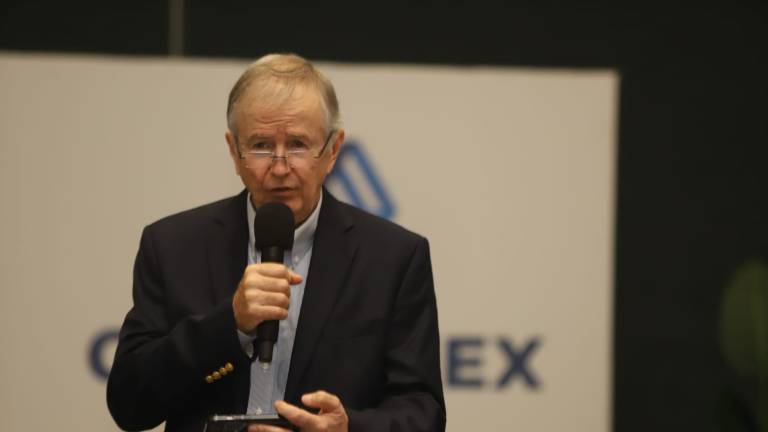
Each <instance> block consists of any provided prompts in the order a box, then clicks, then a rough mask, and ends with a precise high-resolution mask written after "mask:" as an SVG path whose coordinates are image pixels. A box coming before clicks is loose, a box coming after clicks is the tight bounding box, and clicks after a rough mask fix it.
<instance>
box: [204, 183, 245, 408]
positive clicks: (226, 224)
mask: <svg viewBox="0 0 768 432" xmlns="http://www.w3.org/2000/svg"><path fill="white" fill-rule="evenodd" d="M247 197H248V192H247V190H244V191H243V192H241V193H240V194H239V195H237V196H235V197H232V198H231V199H229V200H228V201H225V202H224V203H223V206H222V207H221V209H220V211H219V212H218V214H216V215H214V223H215V225H216V226H215V227H214V229H213V230H212V231H211V235H210V237H209V239H208V248H207V253H208V265H209V269H210V273H209V274H210V277H211V288H212V290H211V296H212V301H213V305H218V304H220V303H221V302H223V301H231V299H232V295H233V294H234V293H235V291H236V290H237V285H238V284H239V283H240V278H241V277H242V276H243V271H244V270H245V267H246V265H247V264H248V250H247V248H248V221H247V216H246V210H245V200H246V199H247ZM233 331H234V330H233ZM248 376H249V377H250V374H249V375H248ZM232 385H233V386H234V391H233V392H232V393H230V395H229V396H230V400H229V401H228V402H225V403H224V405H225V406H226V405H229V406H230V407H231V408H230V409H231V411H232V412H245V411H246V409H247V407H248V392H249V389H250V380H249V379H245V380H238V381H237V382H235V383H233V384H232Z"/></svg>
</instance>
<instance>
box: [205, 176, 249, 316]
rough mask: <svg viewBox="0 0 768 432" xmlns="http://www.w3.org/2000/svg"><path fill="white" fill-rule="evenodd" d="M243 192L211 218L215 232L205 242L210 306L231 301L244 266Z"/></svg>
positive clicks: (246, 234) (244, 227)
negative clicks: (227, 299)
mask: <svg viewBox="0 0 768 432" xmlns="http://www.w3.org/2000/svg"><path fill="white" fill-rule="evenodd" d="M247 196H248V192H247V191H245V190H244V191H243V192H241V193H240V194H238V195H237V196H235V197H232V198H231V199H230V200H228V201H226V202H225V203H224V205H223V207H222V209H221V211H220V212H219V213H218V214H217V215H215V216H214V220H215V222H216V225H217V227H216V228H217V229H214V230H213V232H212V235H211V237H210V238H209V243H208V244H209V247H208V263H209V265H210V270H211V283H212V286H213V296H214V297H213V300H214V304H219V303H220V302H221V301H222V300H224V299H225V298H227V297H231V296H232V294H234V292H235V290H236V289H237V284H238V283H239V282H240V278H241V277H242V276H243V270H245V266H246V265H247V264H248V251H247V247H248V221H247V220H246V219H247V217H246V212H245V200H246V198H247Z"/></svg>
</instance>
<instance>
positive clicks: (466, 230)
mask: <svg viewBox="0 0 768 432" xmlns="http://www.w3.org/2000/svg"><path fill="white" fill-rule="evenodd" d="M244 66H245V64H244V63H239V62H221V61H193V60H183V61H178V60H177V61H173V60H165V59H162V60H160V59H144V58H101V57H91V58H89V57H63V56H22V55H17V54H10V53H6V54H0V239H2V241H1V242H0V288H1V289H2V298H1V300H2V301H0V320H1V321H0V346H2V347H3V348H2V351H1V352H2V354H1V355H2V357H1V358H0V360H1V361H2V363H0V382H1V383H2V385H0V407H2V408H1V409H2V413H3V415H2V416H0V430H22V429H23V428H25V429H29V430H47V429H48V428H51V427H55V428H56V429H57V430H82V431H106V430H117V428H116V427H115V426H114V425H113V423H112V421H111V419H110V417H109V413H108V412H107V409H106V403H105V382H104V380H103V379H102V378H101V377H99V376H98V375H97V374H96V373H95V372H94V370H93V368H92V365H91V358H90V351H91V349H92V346H93V343H94V340H95V338H96V337H97V336H98V335H100V334H102V333H103V332H109V331H111V330H114V329H116V328H117V327H118V326H119V324H120V323H121V321H122V318H123V316H124V314H125V313H126V312H127V310H128V308H129V307H130V301H131V300H130V286H131V269H132V265H133V258H134V256H135V253H136V249H137V246H138V239H139V235H140V232H141V228H142V227H143V226H144V225H146V224H147V223H150V222H152V221H154V220H156V219H158V218H160V217H162V216H165V215H168V214H170V213H174V212H177V211H180V210H183V209H186V208H189V207H192V206H196V205H199V204H202V203H205V202H208V201H212V200H215V199H218V198H221V197H224V196H229V195H233V194H235V193H237V192H238V191H239V190H240V189H241V184H240V183H239V179H238V178H237V177H236V176H235V175H234V170H233V169H232V167H231V162H230V161H229V159H228V155H227V150H226V144H225V141H224V130H225V126H226V123H225V115H224V112H225V106H226V96H227V93H228V91H229V88H230V86H231V85H232V83H233V82H234V81H235V79H236V78H237V76H238V75H239V73H240V72H241V71H242V69H243V67H244ZM320 66H321V69H322V70H324V71H325V72H326V73H327V74H328V76H329V77H330V78H331V79H332V81H334V83H335V85H336V89H337V92H338V94H339V99H340V102H341V108H342V114H343V117H344V120H345V125H346V129H347V133H348V137H349V138H350V139H351V140H352V141H354V142H355V143H356V146H357V147H356V148H357V149H358V150H359V152H358V153H355V156H357V157H348V158H346V159H344V160H343V161H342V163H341V164H340V167H341V169H342V170H343V172H344V173H346V174H347V175H348V176H349V177H350V178H351V179H352V183H353V185H354V188H355V190H357V191H359V192H360V193H361V194H362V196H363V198H364V203H365V204H366V205H368V206H369V208H370V209H372V210H374V211H377V210H381V209H382V205H381V199H380V197H377V196H376V194H375V193H372V192H371V191H372V190H374V189H373V188H372V187H371V185H372V184H380V185H381V186H382V191H383V192H384V194H385V196H386V197H387V198H388V201H389V202H391V203H392V205H393V207H392V209H393V212H392V213H391V216H392V217H393V219H394V220H396V221H397V222H398V223H401V224H402V225H404V226H406V227H408V228H409V229H412V230H414V231H417V232H419V233H421V234H423V235H425V236H427V237H428V238H429V239H430V243H431V246H432V259H433V266H434V274H435V283H436V290H437V296H438V305H439V313H440V330H441V338H442V339H443V342H444V343H443V347H442V357H443V375H444V385H445V386H446V387H445V390H446V398H447V404H448V425H449V426H448V429H449V430H451V431H464V430H478V429H483V428H485V429H486V430H513V428H514V429H515V430H525V431H532V432H535V431H555V430H566V429H567V430H571V431H585V432H600V431H608V430H609V425H610V400H611V382H610V377H611V374H612V372H611V337H612V336H611V328H612V322H611V315H612V302H613V300H612V291H613V289H612V269H613V262H612V260H613V257H612V250H613V224H614V215H613V213H614V193H615V192H614V188H615V170H616V167H615V164H616V162H615V153H616V151H615V147H616V145H615V134H616V121H617V101H618V77H617V75H616V74H615V73H614V72H611V71H605V70H594V71H570V70H551V69H521V68H480V67H478V68H468V67H467V68H456V67H413V66H408V67H406V66H396V65H375V66H373V65H368V66H361V65H348V64H321V65H320ZM350 148H352V147H350ZM361 160H362V164H361ZM365 163H368V164H370V167H371V168H372V174H367V175H366V172H368V171H366V170H365V169H361V167H363V168H364V166H363V165H365ZM329 186H330V187H331V188H332V189H333V190H334V191H336V192H338V193H339V195H342V196H346V197H347V198H348V199H350V197H349V194H348V192H349V191H348V190H347V189H344V187H343V183H342V182H340V181H338V178H335V179H334V180H332V181H331V182H330V183H329ZM505 347H507V350H505V349H504V348H505ZM510 347H511V348H512V351H514V352H515V354H516V355H517V363H514V362H510V359H512V358H513V357H514V356H511V355H510V350H509V348H510ZM526 347H528V348H529V350H528V352H527V353H525V354H521V353H522V352H523V351H525V348H526ZM113 352H114V344H112V343H107V344H105V345H104V346H103V349H102V350H100V351H99V352H98V353H97V356H96V359H97V361H98V362H101V363H105V366H106V367H108V366H109V362H111V356H112V354H113ZM510 371H512V374H511V375H510V376H511V378H510V379H508V380H506V381H503V382H502V383H501V385H499V382H500V379H501V378H502V377H503V376H504V375H508V374H507V372H510ZM526 378H530V379H531V380H532V381H527V380H526ZM43 414H44V415H43ZM54 419H55V420H54ZM22 425H23V426H22Z"/></svg>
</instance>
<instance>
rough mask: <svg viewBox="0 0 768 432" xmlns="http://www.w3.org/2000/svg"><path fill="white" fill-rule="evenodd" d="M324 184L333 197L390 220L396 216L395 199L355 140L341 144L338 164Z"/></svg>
mask: <svg viewBox="0 0 768 432" xmlns="http://www.w3.org/2000/svg"><path fill="white" fill-rule="evenodd" d="M325 185H326V187H327V188H328V190H330V191H331V193H333V195H334V196H336V197H338V198H339V199H340V200H342V201H345V202H347V203H349V204H352V205H353V206H355V207H357V208H360V209H363V210H365V211H367V212H369V213H373V214H375V215H377V216H381V217H383V218H387V219H392V218H393V217H394V216H395V205H394V203H393V202H392V199H391V198H390V197H389V194H387V192H386V190H385V188H384V185H383V184H382V182H381V178H380V177H379V176H378V175H377V174H376V171H375V170H374V168H373V164H371V161H370V160H369V159H368V157H367V156H366V154H365V151H363V147H362V146H361V145H360V144H359V143H358V142H357V141H356V140H350V141H347V142H345V143H344V145H343V146H341V150H340V151H339V158H338V159H337V160H336V166H334V167H333V171H332V172H331V174H329V175H328V178H326V180H325Z"/></svg>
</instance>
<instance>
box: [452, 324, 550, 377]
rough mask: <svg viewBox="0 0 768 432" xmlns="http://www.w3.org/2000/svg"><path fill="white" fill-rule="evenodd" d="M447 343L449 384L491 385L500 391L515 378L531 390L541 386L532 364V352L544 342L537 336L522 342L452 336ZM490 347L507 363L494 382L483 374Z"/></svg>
mask: <svg viewBox="0 0 768 432" xmlns="http://www.w3.org/2000/svg"><path fill="white" fill-rule="evenodd" d="M445 345H446V346H445V347H444V350H445V351H446V353H445V354H444V355H445V356H446V362H445V364H446V370H445V375H446V382H447V384H448V386H450V387H456V388H465V389H481V388H483V387H486V386H487V385H492V386H493V387H495V388H496V390H501V389H503V388H505V387H507V386H509V385H511V384H512V383H513V382H514V381H515V378H516V377H517V378H519V380H520V381H522V384H523V385H525V386H526V387H528V388H529V389H531V390H536V389H538V388H539V386H540V385H541V383H540V381H539V379H538V377H537V376H536V374H535V373H534V370H533V368H532V366H531V361H532V357H533V354H534V353H535V352H536V350H537V349H538V348H539V346H540V345H541V339H540V338H538V337H532V338H530V339H528V340H527V341H526V342H525V343H522V344H515V343H514V342H513V341H512V339H509V338H507V337H503V336H502V337H498V338H496V340H495V341H494V340H486V339H485V338H483V337H480V336H471V337H453V338H450V339H448V340H447V341H446V343H445ZM487 346H491V347H494V348H495V351H496V352H497V353H498V354H501V356H502V357H503V358H504V364H505V365H506V367H505V368H504V371H503V372H502V373H501V374H500V375H499V376H497V377H493V378H491V379H490V380H492V381H491V383H489V382H488V381H489V378H488V377H486V376H484V375H486V374H484V373H483V372H484V370H483V366H484V365H485V361H484V360H485V358H486V356H487V355H488V350H487V349H485V348H486V347H487Z"/></svg>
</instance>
